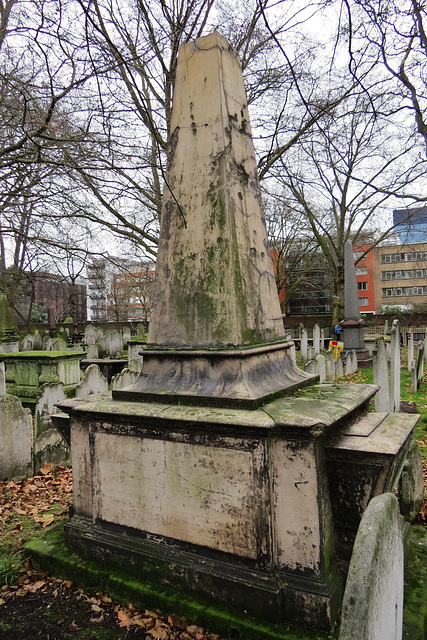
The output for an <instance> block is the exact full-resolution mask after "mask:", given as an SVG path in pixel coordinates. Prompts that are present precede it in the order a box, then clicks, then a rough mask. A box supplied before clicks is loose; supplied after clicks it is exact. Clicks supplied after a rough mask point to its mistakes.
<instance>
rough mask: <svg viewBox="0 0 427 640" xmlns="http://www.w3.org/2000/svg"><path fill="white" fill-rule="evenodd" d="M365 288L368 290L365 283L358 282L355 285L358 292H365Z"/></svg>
mask: <svg viewBox="0 0 427 640" xmlns="http://www.w3.org/2000/svg"><path fill="white" fill-rule="evenodd" d="M367 288H368V283H367V282H358V283H357V289H358V291H366V290H367Z"/></svg>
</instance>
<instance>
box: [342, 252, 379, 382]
mask: <svg viewBox="0 0 427 640" xmlns="http://www.w3.org/2000/svg"><path fill="white" fill-rule="evenodd" d="M344 313H345V319H344V320H343V321H342V322H341V326H342V328H343V333H344V349H343V354H344V353H345V352H346V351H350V350H351V349H355V350H356V356H357V365H358V367H359V369H368V368H370V367H372V366H373V360H372V356H371V355H370V354H369V351H368V350H367V349H366V348H365V339H364V336H363V327H364V325H365V321H364V320H363V318H362V317H361V315H360V309H359V298H358V295H357V280H356V268H355V266H354V255H353V245H352V243H351V241H350V240H347V242H346V243H345V247H344Z"/></svg>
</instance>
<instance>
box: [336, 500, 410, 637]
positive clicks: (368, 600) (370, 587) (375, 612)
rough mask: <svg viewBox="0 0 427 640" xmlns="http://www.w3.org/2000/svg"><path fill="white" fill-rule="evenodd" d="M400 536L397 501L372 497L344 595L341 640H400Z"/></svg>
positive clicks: (401, 543) (401, 595) (352, 559)
mask: <svg viewBox="0 0 427 640" xmlns="http://www.w3.org/2000/svg"><path fill="white" fill-rule="evenodd" d="M402 624H403V533H402V518H401V515H400V511H399V503H398V501H397V499H396V498H395V496H394V495H393V494H391V493H383V494H382V495H380V496H376V497H375V498H373V499H372V500H371V502H370V503H369V505H368V507H367V509H366V511H365V513H364V515H363V518H362V520H361V522H360V526H359V530H358V532H357V536H356V541H355V543H354V548H353V554H352V557H351V561H350V568H349V572H348V577H347V583H346V588H345V593H344V600H343V606H342V618H341V629H340V635H339V640H356V639H357V640H401V638H402Z"/></svg>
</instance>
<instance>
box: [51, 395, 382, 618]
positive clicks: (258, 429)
mask: <svg viewBox="0 0 427 640" xmlns="http://www.w3.org/2000/svg"><path fill="white" fill-rule="evenodd" d="M375 391H376V387H374V386H369V385H366V386H356V385H321V386H319V387H317V386H316V387H313V388H310V389H309V390H306V391H304V392H300V393H301V395H299V396H298V397H287V398H281V399H278V400H275V401H273V402H271V403H268V404H265V405H264V406H263V407H262V408H259V409H255V410H250V411H249V410H244V409H224V408H222V409H218V408H213V407H185V406H182V405H174V404H159V403H148V402H144V403H137V402H117V401H114V400H110V401H108V400H105V399H99V398H96V397H93V399H92V398H90V397H89V398H88V399H87V400H83V399H81V400H68V401H65V402H64V403H61V404H60V409H61V410H62V412H63V413H68V414H69V415H70V422H71V453H72V462H73V474H74V477H75V484H74V516H73V517H72V518H71V520H70V522H69V523H68V524H67V526H66V536H67V541H68V543H69V544H70V545H71V546H73V547H74V548H77V549H78V550H79V552H80V553H82V554H84V555H85V556H87V557H97V558H99V559H102V561H103V562H105V561H108V562H109V561H113V562H114V561H117V562H119V563H124V564H126V566H133V567H134V570H135V572H136V575H137V576H138V577H139V579H141V580H149V581H154V582H157V583H159V582H160V583H164V584H172V585H174V586H175V587H176V588H180V589H183V590H184V591H186V592H187V593H188V594H191V593H193V594H194V593H197V594H198V595H199V596H204V597H205V598H208V599H213V600H216V601H222V602H223V603H226V604H228V605H229V606H231V607H233V608H236V609H240V610H246V611H247V612H248V613H250V614H255V615H259V616H262V617H264V618H268V619H270V620H274V621H277V622H279V621H282V620H286V619H297V620H300V621H302V622H305V623H306V624H311V625H313V626H320V627H322V628H329V627H330V626H331V624H332V622H333V620H334V618H335V615H336V613H337V610H338V608H339V606H340V601H341V582H340V579H339V576H338V571H337V567H336V564H335V555H334V544H335V543H334V537H333V522H332V509H331V501H330V496H329V488H328V482H327V473H326V458H325V451H324V443H325V439H326V438H327V437H328V436H329V435H331V434H332V433H333V432H335V431H336V429H337V427H338V425H340V424H341V423H342V421H343V420H345V418H346V416H347V415H349V414H354V413H355V412H356V413H357V412H358V411H360V410H361V409H362V408H364V407H366V405H367V403H368V401H369V399H370V397H371V396H372V395H373V394H374V393H375ZM54 419H55V417H54ZM60 419H63V418H62V417H61V418H60ZM89 432H90V435H89Z"/></svg>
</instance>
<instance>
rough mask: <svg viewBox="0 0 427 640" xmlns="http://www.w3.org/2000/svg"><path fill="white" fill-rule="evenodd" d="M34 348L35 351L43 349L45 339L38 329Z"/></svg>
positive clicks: (35, 334) (35, 333) (35, 332)
mask: <svg viewBox="0 0 427 640" xmlns="http://www.w3.org/2000/svg"><path fill="white" fill-rule="evenodd" d="M33 349H34V351H43V340H42V337H41V335H40V333H39V331H38V329H36V330H35V331H34V342H33Z"/></svg>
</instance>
